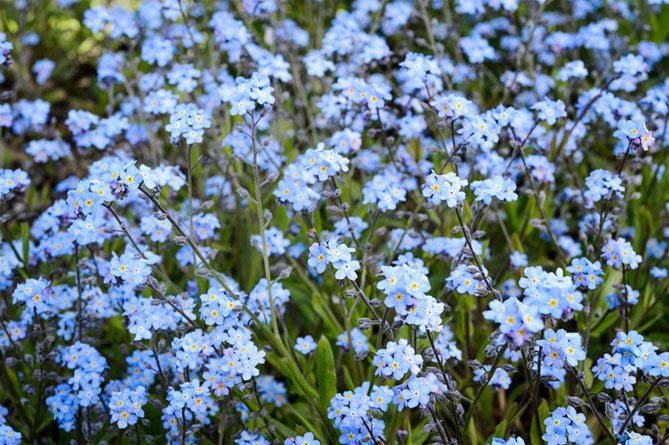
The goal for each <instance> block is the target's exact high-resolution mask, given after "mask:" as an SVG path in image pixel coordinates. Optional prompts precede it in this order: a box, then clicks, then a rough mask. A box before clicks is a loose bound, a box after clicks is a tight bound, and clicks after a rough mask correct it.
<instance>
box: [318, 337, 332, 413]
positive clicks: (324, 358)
mask: <svg viewBox="0 0 669 445" xmlns="http://www.w3.org/2000/svg"><path fill="white" fill-rule="evenodd" d="M315 356H316V377H317V379H318V396H319V401H320V405H321V408H322V409H323V410H327V409H328V407H329V406H330V400H332V398H333V397H334V396H335V395H336V394H337V373H336V371H335V361H334V355H333V354H332V347H331V346H330V341H329V340H328V339H327V338H325V337H323V336H321V339H320V340H319V341H318V346H317V347H316V355H315Z"/></svg>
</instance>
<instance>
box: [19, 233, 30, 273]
mask: <svg viewBox="0 0 669 445" xmlns="http://www.w3.org/2000/svg"><path fill="white" fill-rule="evenodd" d="M21 241H22V242H23V267H24V268H25V269H28V258H29V253H30V250H29V249H30V226H29V225H28V223H25V222H24V223H21Z"/></svg>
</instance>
